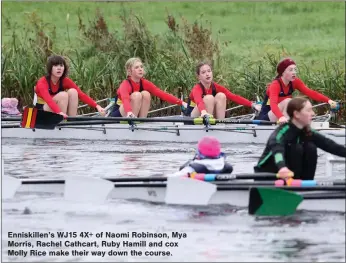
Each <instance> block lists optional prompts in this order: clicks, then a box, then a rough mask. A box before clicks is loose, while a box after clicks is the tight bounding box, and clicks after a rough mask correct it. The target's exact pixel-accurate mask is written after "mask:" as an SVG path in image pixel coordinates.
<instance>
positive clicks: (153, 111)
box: [148, 105, 178, 114]
mask: <svg viewBox="0 0 346 263" xmlns="http://www.w3.org/2000/svg"><path fill="white" fill-rule="evenodd" d="M176 106H178V105H170V106H167V107H164V108H160V109H156V110H152V111H149V112H148V114H150V113H155V112H158V111H162V110H166V109H170V108H173V107H176Z"/></svg>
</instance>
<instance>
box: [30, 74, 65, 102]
mask: <svg viewBox="0 0 346 263" xmlns="http://www.w3.org/2000/svg"><path fill="white" fill-rule="evenodd" d="M45 78H46V81H47V82H48V92H49V94H50V95H56V94H58V93H59V92H61V91H64V87H63V81H64V78H60V79H59V89H58V90H57V91H56V92H53V90H52V85H51V83H50V76H46V77H45ZM45 103H46V102H45V101H44V99H42V98H41V97H39V96H37V94H36V92H35V87H34V100H33V105H34V106H36V105H37V104H39V105H44V104H45Z"/></svg>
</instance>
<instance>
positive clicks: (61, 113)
mask: <svg viewBox="0 0 346 263" xmlns="http://www.w3.org/2000/svg"><path fill="white" fill-rule="evenodd" d="M59 114H60V115H62V116H63V117H64V119H67V117H68V116H67V114H65V113H63V112H62V111H61V112H59Z"/></svg>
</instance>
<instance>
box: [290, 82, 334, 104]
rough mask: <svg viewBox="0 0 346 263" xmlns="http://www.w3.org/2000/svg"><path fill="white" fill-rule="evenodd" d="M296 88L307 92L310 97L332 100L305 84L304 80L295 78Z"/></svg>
mask: <svg viewBox="0 0 346 263" xmlns="http://www.w3.org/2000/svg"><path fill="white" fill-rule="evenodd" d="M293 85H294V88H295V89H297V90H299V91H300V92H301V93H303V94H305V95H306V96H308V97H309V98H311V99H313V100H316V101H320V102H326V103H328V100H330V99H329V98H328V97H326V96H324V95H322V94H321V93H319V92H317V91H314V90H312V89H309V88H308V87H307V86H305V84H304V82H303V81H302V80H301V79H298V78H297V79H295V80H294V81H293Z"/></svg>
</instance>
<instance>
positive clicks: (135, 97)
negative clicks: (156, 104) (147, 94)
mask: <svg viewBox="0 0 346 263" xmlns="http://www.w3.org/2000/svg"><path fill="white" fill-rule="evenodd" d="M130 101H131V108H132V113H133V114H134V115H135V116H138V113H139V110H140V109H141V107H142V94H141V93H140V92H138V91H136V92H133V93H132V94H131V95H130ZM119 111H120V114H121V116H123V117H126V115H127V114H126V112H125V110H124V105H123V104H121V105H120V107H119Z"/></svg>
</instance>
